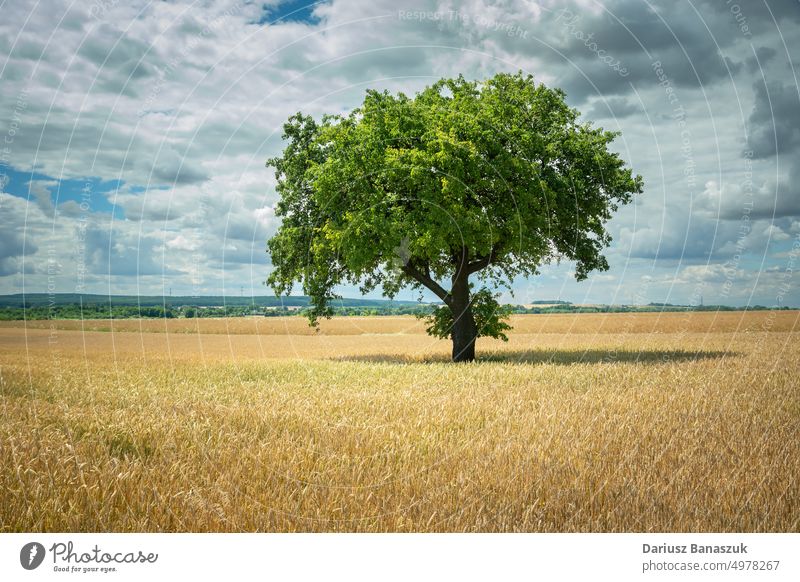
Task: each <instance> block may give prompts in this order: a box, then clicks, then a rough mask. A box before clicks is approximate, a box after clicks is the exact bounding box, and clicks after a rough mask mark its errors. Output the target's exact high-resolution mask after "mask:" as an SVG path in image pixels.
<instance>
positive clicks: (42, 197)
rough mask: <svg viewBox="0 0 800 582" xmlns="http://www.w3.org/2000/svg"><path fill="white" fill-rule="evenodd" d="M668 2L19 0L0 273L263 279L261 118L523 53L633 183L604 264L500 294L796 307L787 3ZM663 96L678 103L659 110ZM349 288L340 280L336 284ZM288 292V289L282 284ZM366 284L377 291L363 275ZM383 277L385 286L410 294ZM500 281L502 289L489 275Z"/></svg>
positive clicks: (115, 282) (190, 289)
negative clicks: (636, 183)
mask: <svg viewBox="0 0 800 582" xmlns="http://www.w3.org/2000/svg"><path fill="white" fill-rule="evenodd" d="M738 9H739V13H737V14H734V12H732V10H731V6H730V3H725V2H718V1H713V0H698V1H693V2H688V1H683V0H676V1H675V2H670V3H664V4H659V5H658V8H657V9H656V8H653V6H651V5H649V4H647V3H643V2H638V1H621V0H613V1H604V2H595V1H579V0H575V1H571V2H566V3H564V2H556V1H555V0H553V1H541V2H531V1H527V0H508V1H507V2H503V3H489V2H482V1H481V0H465V1H463V2H457V3H456V2H452V1H438V2H437V1H434V0H430V1H428V0H420V1H414V2H410V3H403V4H402V5H398V4H397V3H396V2H391V1H388V0H374V1H369V2H366V1H365V2H359V1H356V0H350V1H347V2H345V1H341V0H330V1H326V2H321V3H316V4H313V3H307V2H302V1H290V2H280V1H273V2H266V3H263V2H241V1H234V0H225V1H217V2H211V1H200V2H188V1H184V0H176V1H174V2H146V1H141V2H140V1H138V0H136V1H133V2H125V3H121V2H120V3H113V2H105V3H103V2H100V3H90V4H87V5H83V6H76V5H74V4H73V3H68V2H63V3H60V2H52V3H47V5H44V3H33V2H19V3H14V4H9V5H7V6H4V7H3V19H2V21H0V172H2V174H4V175H5V176H6V178H5V179H3V181H2V191H1V192H0V221H2V234H0V293H16V292H21V291H23V290H25V291H29V292H33V291H45V290H46V289H47V287H48V284H49V283H51V282H54V284H55V287H56V290H58V291H61V292H75V291H78V290H81V291H86V292H98V293H107V292H117V293H133V294H135V293H141V294H160V293H162V292H164V290H165V289H169V288H172V290H173V293H191V294H219V293H233V294H236V295H238V294H239V293H240V289H241V288H242V287H244V289H245V292H246V293H248V294H249V293H253V294H268V293H270V290H268V289H267V288H266V287H264V285H263V281H264V280H265V279H266V277H267V275H268V274H269V271H270V269H271V266H270V263H269V259H268V257H267V255H266V253H265V241H266V240H267V239H268V238H269V236H270V235H271V234H272V233H274V232H275V230H276V229H277V228H278V225H279V221H278V219H277V218H276V217H275V215H274V211H273V208H274V205H275V203H276V201H277V194H276V192H275V177H274V175H273V173H272V170H271V169H269V168H266V167H265V166H264V161H265V160H266V159H267V158H268V157H270V156H273V155H275V154H277V153H278V152H279V151H280V149H281V147H282V142H281V139H280V136H281V126H282V124H283V122H284V121H285V120H286V118H287V117H289V116H290V115H292V114H293V113H295V112H296V111H298V110H302V111H303V112H305V113H309V114H312V115H314V116H317V117H320V116H322V115H323V114H325V113H341V112H346V111H349V110H350V109H352V108H353V107H356V106H357V105H358V104H359V103H360V101H361V100H362V99H363V96H364V92H365V91H366V89H367V88H376V89H387V90H390V91H403V92H405V93H414V92H415V91H418V90H420V89H422V88H424V87H425V86H426V85H428V84H430V83H433V82H435V81H436V80H437V79H439V78H442V77H453V76H457V75H458V74H463V75H464V76H465V77H467V78H472V79H482V78H487V77H489V76H492V75H494V74H495V73H497V72H500V71H507V72H516V71H517V70H522V71H525V72H530V73H532V74H534V75H535V77H536V78H537V79H538V80H539V81H542V82H544V83H546V84H548V85H550V86H558V87H561V88H563V89H564V90H565V91H566V93H567V99H568V102H569V103H570V105H572V106H574V107H576V108H577V109H579V110H580V111H581V112H582V114H583V117H584V118H585V119H587V120H591V121H593V122H594V123H596V124H599V125H602V126H603V127H605V128H607V129H611V130H616V131H620V132H621V137H620V138H618V140H617V141H616V142H615V146H614V147H615V148H617V151H619V153H620V155H621V156H622V157H623V158H624V159H625V160H626V162H627V163H628V164H629V165H630V166H631V167H632V168H633V169H634V170H635V171H636V172H637V173H639V174H641V175H642V176H643V177H644V179H645V192H644V194H643V195H642V196H640V197H638V198H637V200H636V202H635V203H634V204H631V205H628V206H626V207H624V208H622V209H621V210H620V211H619V212H618V213H617V214H616V215H615V216H614V218H613V219H612V220H611V222H610V223H609V231H610V232H611V234H612V236H613V243H612V244H611V246H610V247H609V249H608V250H607V257H608V260H609V263H610V265H611V269H610V270H609V271H608V272H604V273H596V274H594V275H592V276H590V277H589V279H588V280H587V281H585V282H582V283H577V282H575V280H574V277H573V266H572V265H571V264H569V263H564V264H561V265H550V266H545V267H543V268H542V270H541V274H540V275H539V276H537V277H533V278H531V279H520V280H515V281H513V282H512V288H513V290H514V295H515V297H514V299H513V300H514V301H517V302H522V303H525V302H527V301H532V300H544V299H555V298H560V299H564V300H570V301H574V302H578V303H612V302H614V303H647V302H650V301H657V302H663V301H666V302H671V303H691V302H696V301H697V299H698V297H699V296H700V295H702V296H703V300H704V302H705V303H706V304H710V303H725V304H732V305H746V304H762V305H775V304H779V303H782V304H791V305H800V292H798V281H797V276H796V275H795V274H794V272H795V271H797V270H798V269H797V267H796V265H797V259H798V253H800V251H799V250H798V247H800V192H798V186H797V184H800V162H798V160H800V156H798V154H800V88H799V87H798V81H797V73H798V68H797V67H798V57H800V55H799V54H798V52H800V51H799V50H798V48H797V47H800V10H798V9H797V4H796V3H795V2H786V1H777V0H768V1H767V2H766V3H754V4H744V3H740V5H739V6H738ZM678 112H680V114H678ZM340 291H341V293H342V294H343V295H346V296H357V295H358V292H357V289H355V288H347V287H345V288H342V289H341V290H340ZM298 292H299V289H298ZM373 296H375V295H373ZM415 297H416V293H413V292H408V293H404V294H403V295H402V297H401V298H404V299H407V298H415ZM506 299H509V300H510V299H511V297H510V295H508V294H507V295H506Z"/></svg>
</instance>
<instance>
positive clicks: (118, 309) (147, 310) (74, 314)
mask: <svg viewBox="0 0 800 582" xmlns="http://www.w3.org/2000/svg"><path fill="white" fill-rule="evenodd" d="M504 307H505V308H507V309H508V310H509V311H510V312H511V313H514V314H546V313H632V312H633V313H642V312H670V311H743V310H749V311H761V310H767V309H776V308H770V307H765V306H763V305H755V306H750V307H731V306H727V305H704V306H685V305H669V304H650V305H641V306H637V305H573V304H571V303H568V302H565V301H559V302H544V301H541V302H538V303H533V304H530V306H524V305H506V306H504ZM332 308H333V310H334V314H335V315H350V316H386V315H395V316H396V315H415V316H425V315H428V314H430V313H431V312H433V310H434V309H435V308H436V305H433V304H424V303H421V304H408V305H378V306H338V307H336V306H332ZM306 309H308V308H307V307H303V308H300V309H297V308H295V309H289V308H287V307H260V306H254V305H227V306H224V307H206V306H197V305H182V306H171V305H167V306H149V305H147V306H146V305H142V306H137V305H107V304H106V305H96V304H92V305H80V304H77V303H76V304H68V305H51V306H42V305H36V306H29V307H0V321H10V320H22V319H29V320H41V319H174V318H208V317H246V316H254V315H256V316H264V317H286V316H306V315H307V313H306ZM780 309H782V310H788V309H791V308H790V307H782V308H780Z"/></svg>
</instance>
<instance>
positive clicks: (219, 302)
mask: <svg viewBox="0 0 800 582" xmlns="http://www.w3.org/2000/svg"><path fill="white" fill-rule="evenodd" d="M309 303H310V300H309V298H308V297H305V296H295V297H275V296H274V295H260V296H256V297H242V296H224V295H202V296H196V297H193V296H191V295H175V296H161V295H95V294H89V293H54V294H52V295H51V294H49V293H26V294H25V295H23V294H22V293H15V294H13V295H0V307H16V308H22V307H47V306H48V305H49V306H60V305H109V306H119V307H136V306H141V307H181V306H197V307H225V306H227V307H239V306H248V305H250V306H255V307H306V306H308V305H309ZM333 305H334V306H336V307H389V306H410V305H419V303H418V302H417V301H389V300H386V299H347V298H343V299H337V300H336V301H334V302H333Z"/></svg>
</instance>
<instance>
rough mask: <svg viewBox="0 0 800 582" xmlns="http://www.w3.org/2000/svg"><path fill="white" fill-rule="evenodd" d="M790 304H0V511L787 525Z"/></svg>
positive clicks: (410, 526)
mask: <svg viewBox="0 0 800 582" xmlns="http://www.w3.org/2000/svg"><path fill="white" fill-rule="evenodd" d="M799 315H800V314H798V312H782V313H776V312H770V313H765V312H761V313H749V314H741V313H724V314H720V315H718V316H716V317H715V316H714V314H709V313H698V314H688V315H687V314H669V315H660V316H659V315H658V314H635V315H628V314H619V315H565V316H522V317H518V318H516V319H515V322H514V323H515V325H516V331H515V333H514V334H513V335H512V341H511V342H509V344H502V343H500V342H494V341H484V340H480V342H479V354H483V355H484V357H485V358H484V361H482V362H479V363H476V364H470V365H451V364H448V363H446V362H444V361H443V360H444V359H445V358H446V354H447V351H448V345H447V343H446V342H439V341H435V340H431V339H430V338H428V337H427V336H425V335H423V334H422V333H421V331H422V330H421V328H420V327H419V325H418V323H417V322H416V321H415V320H414V319H411V318H374V319H373V318H343V319H340V320H334V321H331V322H326V323H327V325H326V326H325V328H324V329H323V331H322V333H320V334H317V335H304V334H306V333H307V332H308V330H307V329H306V328H305V327H304V324H303V323H302V321H301V320H299V319H297V318H288V319H286V320H271V319H266V320H265V319H259V320H255V319H244V320H243V319H237V320H199V321H189V322H186V321H171V322H168V323H167V324H166V325H165V323H164V322H160V321H145V322H138V321H124V322H114V323H113V326H114V329H115V330H116V331H118V332H120V333H116V332H115V333H108V332H102V331H94V332H88V331H87V332H85V333H81V332H80V331H70V330H69V327H70V326H72V325H76V324H77V325H80V322H57V325H56V326H55V329H53V330H50V329H47V326H49V324H50V322H41V323H43V324H44V327H45V329H31V325H30V323H31V322H29V324H28V328H27V329H25V328H23V327H21V326H20V324H17V325H16V326H15V325H10V324H6V325H3V326H2V327H0V402H2V414H3V416H2V419H1V420H0V461H2V465H0V531H32V530H42V531H65V530H66V531H95V530H102V531H256V530H262V531H797V530H798V529H800V485H799V484H798V483H800V460H799V459H800V438H799V437H800V381H798V378H800V341H798V340H799V339H800V334H798V331H800V328H798V316H799ZM92 325H97V326H103V325H107V326H108V327H109V328H110V326H111V324H110V323H107V322H106V323H105V324H104V323H103V322H92V323H89V324H87V327H89V326H92ZM187 325H194V326H197V325H199V326H200V327H199V329H200V331H202V333H198V327H193V328H192V327H185V326H187ZM248 329H250V330H251V331H249V332H248V331H247V330H248ZM122 330H127V331H124V332H123V331H122ZM355 330H361V331H360V332H358V333H357V332H356V331H355ZM156 331H159V332H168V333H153V332H156ZM192 332H194V333H192ZM382 332H383V333H382Z"/></svg>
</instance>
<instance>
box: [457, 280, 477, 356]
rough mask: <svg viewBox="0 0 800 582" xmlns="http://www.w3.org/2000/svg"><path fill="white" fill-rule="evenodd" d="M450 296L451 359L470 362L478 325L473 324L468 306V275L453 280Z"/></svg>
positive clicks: (473, 353) (473, 351)
mask: <svg viewBox="0 0 800 582" xmlns="http://www.w3.org/2000/svg"><path fill="white" fill-rule="evenodd" d="M450 297H451V304H450V310H451V311H452V313H453V329H452V331H451V332H450V337H451V338H452V340H453V361H454V362H472V361H473V360H474V359H475V340H476V339H477V338H478V326H477V325H475V317H474V316H473V315H472V307H471V306H470V297H469V281H468V275H462V276H459V277H458V278H457V279H455V280H453V288H452V289H451V291H450Z"/></svg>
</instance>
